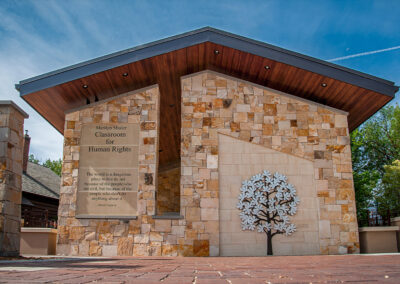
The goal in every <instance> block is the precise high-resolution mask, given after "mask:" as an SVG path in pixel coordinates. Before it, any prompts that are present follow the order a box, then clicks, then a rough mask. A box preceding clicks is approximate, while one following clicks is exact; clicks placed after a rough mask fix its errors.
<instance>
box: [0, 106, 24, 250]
mask: <svg viewBox="0 0 400 284" xmlns="http://www.w3.org/2000/svg"><path fill="white" fill-rule="evenodd" d="M25 118H28V115H27V114H26V113H25V112H24V111H23V110H22V109H20V108H19V107H18V106H17V105H16V104H15V103H13V102H12V101H0V256H18V255H19V238H20V226H21V224H20V223H21V221H20V219H21V196H22V194H21V189H22V181H21V175H22V152H23V128H24V119H25Z"/></svg>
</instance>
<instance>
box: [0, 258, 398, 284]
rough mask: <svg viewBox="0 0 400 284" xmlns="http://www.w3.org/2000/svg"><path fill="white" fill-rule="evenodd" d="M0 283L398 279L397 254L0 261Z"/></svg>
mask: <svg viewBox="0 0 400 284" xmlns="http://www.w3.org/2000/svg"><path fill="white" fill-rule="evenodd" d="M0 282H1V283H91V282H100V283H138V284H140V283H146V284H149V283H150V284H151V283H196V284H205V283H213V284H214V283H216V284H218V283H231V284H233V283H371V282H372V283H373V282H375V283H400V254H392V255H345V256H273V257H207V258H182V257H115V258H71V259H68V258H66V259H53V260H52V259H48V260H45V261H42V260H33V261H11V262H7V261H2V262H0Z"/></svg>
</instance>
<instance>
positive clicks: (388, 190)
mask: <svg viewBox="0 0 400 284" xmlns="http://www.w3.org/2000/svg"><path fill="white" fill-rule="evenodd" d="M384 169H385V174H384V176H383V178H382V184H381V185H380V186H379V187H378V188H377V192H376V203H377V207H378V213H379V215H381V216H382V217H383V218H390V217H393V216H390V215H391V214H392V215H393V214H399V213H400V160H395V161H393V163H392V164H391V165H386V166H384ZM390 213H391V214H390Z"/></svg>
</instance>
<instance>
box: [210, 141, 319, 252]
mask: <svg viewBox="0 0 400 284" xmlns="http://www.w3.org/2000/svg"><path fill="white" fill-rule="evenodd" d="M218 138H219V139H218V141H219V148H220V156H219V180H220V201H219V203H220V205H219V206H220V207H219V208H220V255H221V256H263V255H266V252H267V238H266V235H265V234H264V233H258V232H257V231H248V230H247V231H243V230H242V229H241V225H240V223H241V220H240V218H239V213H240V211H239V210H238V209H237V208H236V204H237V202H238V196H239V194H240V187H241V184H242V181H244V180H246V179H249V178H251V176H253V175H255V174H258V173H260V172H262V171H264V170H268V171H270V172H271V173H275V172H279V173H281V174H284V175H286V176H287V177H288V182H289V183H291V184H293V185H294V186H295V188H296V190H297V194H298V197H299V198H300V204H299V206H298V211H297V214H296V215H295V216H293V217H291V218H290V219H291V222H292V223H294V224H296V226H297V231H296V232H295V233H294V234H293V235H291V236H288V237H286V236H284V235H276V236H274V237H273V239H272V242H273V250H274V255H306V254H319V251H320V248H319V235H318V221H319V217H318V199H317V193H316V190H315V180H314V166H313V162H312V161H309V160H306V159H302V158H298V157H295V156H292V155H288V154H285V153H281V152H278V151H275V150H272V149H268V148H265V147H262V146H259V145H254V144H251V143H247V142H243V141H241V140H239V139H235V138H231V137H229V136H226V135H221V134H220V135H219V136H218Z"/></svg>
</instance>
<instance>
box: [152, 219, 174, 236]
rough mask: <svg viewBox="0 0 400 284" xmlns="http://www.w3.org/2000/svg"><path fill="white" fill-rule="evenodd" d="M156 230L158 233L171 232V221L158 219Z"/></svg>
mask: <svg viewBox="0 0 400 284" xmlns="http://www.w3.org/2000/svg"><path fill="white" fill-rule="evenodd" d="M155 230H156V231H157V232H166V233H169V232H171V220H162V219H156V220H155Z"/></svg>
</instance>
